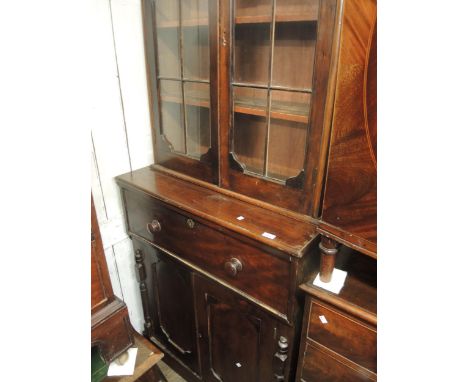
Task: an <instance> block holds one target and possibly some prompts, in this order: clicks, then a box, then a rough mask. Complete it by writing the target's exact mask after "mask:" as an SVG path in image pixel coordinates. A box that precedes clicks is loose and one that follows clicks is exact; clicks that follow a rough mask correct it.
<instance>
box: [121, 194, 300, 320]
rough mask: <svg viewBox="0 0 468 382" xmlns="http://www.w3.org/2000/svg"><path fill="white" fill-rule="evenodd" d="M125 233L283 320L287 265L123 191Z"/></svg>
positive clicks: (192, 219)
mask: <svg viewBox="0 0 468 382" xmlns="http://www.w3.org/2000/svg"><path fill="white" fill-rule="evenodd" d="M124 198H125V205H126V209H127V220H128V229H129V231H130V233H133V234H137V235H139V236H141V237H143V238H145V239H147V240H149V241H151V242H152V243H155V244H157V245H158V246H160V247H161V248H163V249H165V250H167V251H169V252H171V253H173V254H175V255H176V256H178V257H180V258H182V259H184V260H187V261H189V262H190V263H192V264H194V265H195V266H197V267H199V268H200V269H202V270H203V271H205V272H208V273H210V274H212V275H213V276H215V277H217V278H219V279H222V280H223V281H225V282H226V283H227V284H230V285H232V286H233V287H234V288H237V289H239V290H241V291H242V292H244V293H246V294H248V295H250V296H252V297H254V298H255V299H258V300H260V301H261V302H263V303H265V304H267V305H269V306H270V307H272V308H273V309H275V310H277V311H278V312H280V313H282V314H283V315H287V307H288V299H289V280H290V267H291V263H290V262H289V261H287V260H285V259H281V258H279V257H276V256H274V255H271V254H269V253H266V252H264V251H261V250H260V249H258V248H256V247H254V246H251V245H249V244H246V243H244V242H242V241H240V240H238V239H235V238H233V237H231V236H229V235H228V234H226V233H224V232H221V231H218V230H216V229H213V228H211V227H209V226H207V225H206V224H204V223H202V222H200V221H199V220H197V219H196V218H190V217H188V216H186V215H185V214H184V213H183V212H182V211H179V210H177V211H176V210H175V209H172V208H168V207H167V206H166V205H165V204H164V203H163V202H161V201H159V200H157V199H154V198H150V197H147V196H142V195H139V194H135V193H132V192H128V191H124Z"/></svg>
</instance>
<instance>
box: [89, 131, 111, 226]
mask: <svg viewBox="0 0 468 382" xmlns="http://www.w3.org/2000/svg"><path fill="white" fill-rule="evenodd" d="M97 166H98V164H97V161H96V157H95V155H94V145H93V144H92V138H91V193H92V195H93V200H94V208H95V209H96V215H97V216H100V217H101V220H103V219H104V218H106V219H107V214H106V207H105V205H104V195H103V193H102V190H101V185H100V184H99V182H100V180H99V170H98V167H97ZM98 222H99V218H98Z"/></svg>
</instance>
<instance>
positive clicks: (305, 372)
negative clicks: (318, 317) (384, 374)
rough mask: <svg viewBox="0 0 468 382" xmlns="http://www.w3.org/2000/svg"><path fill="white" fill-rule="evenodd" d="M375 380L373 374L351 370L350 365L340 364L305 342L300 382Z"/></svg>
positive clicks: (337, 360)
mask: <svg viewBox="0 0 468 382" xmlns="http://www.w3.org/2000/svg"><path fill="white" fill-rule="evenodd" d="M298 380H299V379H298ZM376 380H377V378H376V375H375V374H373V373H370V372H368V371H367V370H363V369H359V368H353V367H352V365H350V364H346V363H343V362H341V361H340V360H339V359H337V358H335V357H333V356H332V355H331V354H328V353H327V352H324V351H322V350H320V349H319V348H317V347H316V346H314V345H313V344H312V343H311V342H309V341H307V343H306V346H305V350H304V358H303V360H302V368H301V376H300V381H304V382H314V381H320V382H335V381H340V382H357V381H376Z"/></svg>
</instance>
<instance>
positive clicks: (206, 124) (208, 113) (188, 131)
mask: <svg viewBox="0 0 468 382" xmlns="http://www.w3.org/2000/svg"><path fill="white" fill-rule="evenodd" d="M217 3H218V2H217V1H216V0H144V1H143V23H144V30H145V50H146V60H147V73H148V81H149V88H150V102H151V106H152V108H151V109H152V120H153V121H152V124H153V138H154V140H155V145H154V147H155V160H156V163H158V164H161V165H163V166H164V167H167V168H169V169H172V170H176V171H179V172H182V173H185V174H187V175H190V176H194V177H198V178H200V179H202V180H205V181H208V182H213V183H216V182H217V174H218V160H217V158H218V153H217V151H218V149H217V147H218V144H217V140H218V139H217V136H218V133H217V117H216V116H217V102H216V97H217V70H216V65H217V62H216V58H217V55H216V51H217V47H216V38H214V39H213V38H212V37H213V36H215V35H216V33H217V25H218V23H217V10H218V7H217Z"/></svg>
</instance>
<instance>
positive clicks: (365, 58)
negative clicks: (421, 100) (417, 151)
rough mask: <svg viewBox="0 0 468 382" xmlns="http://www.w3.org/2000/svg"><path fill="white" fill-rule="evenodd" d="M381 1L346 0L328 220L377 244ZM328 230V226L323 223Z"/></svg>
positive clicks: (349, 235)
mask: <svg viewBox="0 0 468 382" xmlns="http://www.w3.org/2000/svg"><path fill="white" fill-rule="evenodd" d="M376 17H377V15H376V2H375V1H374V0H346V1H345V5H344V14H343V26H342V35H341V45H340V59H339V63H338V77H337V88H336V95H335V105H334V119H333V129H332V137H331V144H330V153H329V159H328V172H327V179H326V187H325V194H324V201H323V211H322V219H323V220H324V221H325V222H326V223H328V224H329V225H330V226H332V227H336V228H337V229H335V231H334V232H333V233H334V234H336V235H338V236H342V237H343V238H345V239H346V240H348V241H351V242H358V240H359V239H363V240H365V241H368V242H371V243H373V244H374V246H373V248H368V249H369V250H370V251H372V252H374V253H376V244H377V149H376V137H377V119H376V89H377V85H376V50H377V46H376V33H377V32H376V31H377V29H376ZM323 228H324V229H325V230H326V229H327V227H326V226H323Z"/></svg>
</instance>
